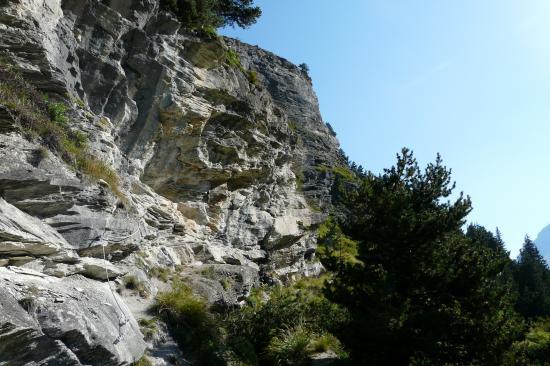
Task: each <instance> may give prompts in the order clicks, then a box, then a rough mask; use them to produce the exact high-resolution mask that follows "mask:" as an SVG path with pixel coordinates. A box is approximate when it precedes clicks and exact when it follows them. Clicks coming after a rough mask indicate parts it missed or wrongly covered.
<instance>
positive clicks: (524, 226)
mask: <svg viewBox="0 0 550 366" xmlns="http://www.w3.org/2000/svg"><path fill="white" fill-rule="evenodd" d="M256 3H257V4H258V5H260V6H261V7H262V9H263V11H264V15H263V16H262V18H261V19H260V20H259V21H258V23H257V24H256V25H254V26H252V27H251V28H250V29H247V30H240V29H235V30H233V29H226V30H224V31H223V32H222V33H223V34H226V35H229V36H233V37H237V38H239V39H240V40H242V41H244V42H248V43H251V44H257V45H259V46H261V47H263V48H265V49H267V50H270V51H273V52H275V53H276V54H278V55H280V56H283V57H285V58H287V59H289V60H290V61H292V62H295V63H301V62H306V63H307V64H308V65H309V67H310V70H311V71H310V74H311V77H312V78H313V85H314V88H315V91H316V92H317V95H318V97H319V102H320V105H321V112H322V115H323V118H324V119H325V121H328V122H330V123H331V124H332V125H333V127H334V129H335V130H336V132H337V134H338V138H339V140H340V143H341V145H342V148H343V149H344V150H345V151H346V153H347V154H348V155H349V156H350V158H351V159H352V160H354V161H356V162H357V163H359V164H362V165H363V166H364V167H366V168H368V169H370V170H371V171H374V172H380V171H381V170H382V169H383V168H384V167H389V166H391V165H392V164H393V163H394V161H395V154H396V152H398V151H399V150H400V149H401V147H403V146H407V147H409V148H411V149H413V150H414V152H415V155H416V156H417V158H418V160H419V161H420V162H421V163H422V164H425V163H427V162H429V161H433V160H434V158H435V155H436V153H437V152H439V153H441V155H442V157H443V159H444V161H445V163H446V165H447V166H449V167H450V168H452V169H453V173H454V174H453V178H454V180H456V182H457V187H458V190H461V191H464V192H465V193H466V194H469V195H470V196H471V198H472V200H473V204H474V211H473V212H472V214H470V216H469V219H470V221H472V222H477V223H479V224H482V225H484V226H485V227H487V228H488V229H491V230H494V228H495V227H497V226H498V227H499V228H500V230H501V232H502V234H503V238H504V240H505V241H506V244H507V246H508V248H509V250H511V252H512V255H513V256H515V255H516V254H517V251H518V249H519V247H520V246H521V243H522V241H523V237H524V236H525V234H529V235H530V236H531V237H532V238H535V237H536V235H537V233H538V232H539V231H540V230H541V229H542V228H543V227H544V226H546V225H547V224H548V223H550V182H549V180H550V143H549V142H550V141H549V140H550V43H549V42H550V1H547V0H521V1H520V0H513V1H512V0H483V1H480V0H420V1H414V2H413V1H410V0H399V1H398V0H341V1H338V2H335V1H326V0H299V1H297V0H256Z"/></svg>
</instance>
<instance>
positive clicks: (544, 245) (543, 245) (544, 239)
mask: <svg viewBox="0 0 550 366" xmlns="http://www.w3.org/2000/svg"><path fill="white" fill-rule="evenodd" d="M535 244H536V245H537V248H538V250H539V252H540V254H542V256H543V257H544V259H546V263H550V224H548V225H547V226H545V227H544V229H542V230H541V231H540V233H539V234H538V235H537V238H536V239H535Z"/></svg>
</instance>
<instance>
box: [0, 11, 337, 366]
mask: <svg viewBox="0 0 550 366" xmlns="http://www.w3.org/2000/svg"><path fill="white" fill-rule="evenodd" d="M0 55H1V56H2V60H4V61H3V62H5V63H8V64H11V65H15V66H16V68H17V69H18V70H19V72H21V74H22V75H23V76H24V77H25V78H26V79H27V80H28V81H30V82H31V83H32V84H33V85H35V86H36V88H38V89H39V90H40V91H42V92H45V93H48V95H49V96H50V98H55V99H56V100H63V101H64V102H65V103H67V104H68V105H69V106H70V110H69V112H68V117H69V124H70V128H71V129H73V130H78V131H81V132H82V133H84V134H85V135H86V136H87V139H88V141H89V146H90V151H91V153H92V154H94V155H95V156H96V157H98V158H99V159H101V160H103V161H104V162H106V163H107V164H108V165H109V166H111V167H112V168H113V169H114V170H115V171H116V173H117V175H118V179H119V181H120V189H119V192H117V193H116V194H114V193H113V191H116V189H113V188H114V187H110V186H109V184H108V183H107V182H105V181H102V180H99V181H98V180H94V179H92V178H90V177H89V176H87V175H83V174H81V173H79V172H78V171H75V170H74V169H71V168H70V167H69V166H67V164H66V163H65V162H64V161H63V160H62V159H61V158H60V157H58V156H57V155H56V154H54V153H49V154H42V155H45V156H42V157H41V158H40V159H38V160H37V159H36V152H37V151H41V150H40V149H41V148H40V145H39V142H38V140H37V139H33V138H29V137H28V136H27V137H25V136H24V135H23V134H22V132H21V129H20V128H18V126H17V123H16V122H17V121H16V120H15V119H14V118H13V116H12V114H10V113H9V106H8V105H5V104H6V103H4V104H3V101H2V100H0V112H1V111H4V112H6V113H0V126H1V127H2V128H1V131H2V133H1V134H0V157H1V159H0V193H1V197H2V198H1V199H0V266H3V267H0V284H2V286H0V293H1V295H0V364H3V362H8V361H9V362H10V363H9V364H10V365H20V364H39V365H88V364H90V365H122V364H130V363H132V362H133V361H136V360H137V359H139V358H140V357H141V355H142V354H143V352H144V349H145V348H146V347H150V348H152V349H153V350H152V352H153V354H155V349H159V348H160V347H164V346H165V345H166V342H164V346H163V344H161V343H162V342H160V343H158V342H157V343H155V344H151V343H150V344H146V342H145V341H144V340H143V336H142V334H141V333H140V329H139V327H138V325H137V323H136V318H140V317H143V316H146V314H145V310H146V308H147V307H148V306H149V305H150V304H151V302H152V300H151V299H152V298H153V297H154V295H155V294H156V292H157V291H159V289H160V290H162V289H163V288H165V287H166V286H167V285H166V284H165V283H163V281H160V280H158V279H156V278H154V273H155V271H156V270H158V268H168V269H170V271H172V272H174V273H179V274H180V275H182V276H187V277H188V279H189V281H190V282H191V283H193V286H194V287H195V289H196V290H197V291H198V292H200V293H202V294H203V295H204V296H206V297H207V298H208V299H209V301H211V302H219V303H222V304H233V303H236V302H238V301H239V300H240V299H242V298H243V297H244V296H246V295H247V294H248V291H249V290H250V288H251V287H252V286H254V285H256V284H258V283H259V282H260V281H261V280H263V281H280V280H285V279H288V278H289V277H292V276H293V275H295V274H306V275H308V274H316V273H318V272H319V271H320V269H321V268H320V265H319V264H318V263H316V262H315V260H314V251H315V242H316V240H315V226H316V225H317V224H318V223H319V222H320V221H322V220H323V219H324V217H325V216H326V212H327V210H328V208H330V205H331V200H330V197H331V195H330V191H331V182H332V179H331V173H330V169H327V168H326V167H331V166H335V165H342V164H343V160H342V156H341V154H340V153H339V148H338V142H337V140H336V139H335V137H333V136H332V135H331V134H330V132H329V130H328V129H327V127H326V126H325V124H324V123H323V121H322V119H321V116H320V113H319V109H318V105H317V99H316V96H315V94H314V92H313V89H312V85H311V81H310V79H309V77H308V76H307V75H305V74H303V73H302V72H301V71H300V70H299V69H298V68H297V67H296V66H295V65H293V64H291V63H289V62H288V61H286V60H284V59H282V58H280V57H277V56H275V55H273V54H271V53H269V52H266V51H264V50H262V49H260V48H258V47H253V46H250V45H247V44H243V43H241V42H239V41H236V40H233V39H227V38H225V39H207V38H200V37H197V36H196V35H193V34H190V33H187V32H185V31H183V30H182V29H181V26H180V24H179V23H178V22H177V21H176V20H175V19H174V18H173V17H171V16H170V15H169V14H168V13H165V12H162V11H159V9H158V2H157V1H155V0H110V1H98V0H63V1H61V0H0ZM321 167H322V168H321ZM205 273H207V274H208V275H205ZM130 278H131V279H132V281H133V282H134V283H135V282H136V281H138V282H139V284H140V286H139V289H140V291H139V292H141V296H140V294H138V293H136V292H135V291H130V290H126V289H122V290H120V288H123V287H124V286H123V283H124V281H125V279H126V280H128V279H130ZM227 278H230V279H231V281H226V282H223V280H224V279H227ZM106 280H109V281H106ZM220 280H221V281H220ZM127 282H128V281H127ZM227 283H230V285H229V286H228V285H226V284H227ZM222 285H223V286H222ZM116 288H119V291H118V292H119V293H117V292H116V291H115V289H116ZM158 353H159V354H161V353H162V354H166V352H158ZM157 361H158V362H159V364H162V357H160V356H159V358H158V359H157Z"/></svg>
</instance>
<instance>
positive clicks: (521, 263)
mask: <svg viewBox="0 0 550 366" xmlns="http://www.w3.org/2000/svg"><path fill="white" fill-rule="evenodd" d="M513 275H514V279H515V282H516V286H517V290H518V293H519V297H518V301H517V304H516V309H517V311H518V312H519V313H521V314H522V315H523V316H524V317H526V318H533V317H539V316H549V315H550V271H549V269H548V266H547V264H546V261H545V260H544V258H543V257H542V255H541V254H540V253H539V251H538V249H537V246H536V245H535V243H534V242H533V241H532V240H531V239H529V237H528V236H527V237H525V241H524V243H523V247H522V248H521V250H520V253H519V257H518V258H517V260H516V262H515V263H514V266H513Z"/></svg>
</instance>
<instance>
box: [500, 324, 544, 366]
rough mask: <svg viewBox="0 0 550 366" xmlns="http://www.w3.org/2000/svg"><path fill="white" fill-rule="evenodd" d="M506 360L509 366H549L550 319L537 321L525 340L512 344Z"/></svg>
mask: <svg viewBox="0 0 550 366" xmlns="http://www.w3.org/2000/svg"><path fill="white" fill-rule="evenodd" d="M504 359H505V362H504V364H505V365H509V366H531V365H540V366H542V365H549V364H550V319H544V318H543V319H539V320H538V321H536V322H535V323H534V324H533V325H532V326H531V327H530V328H529V331H528V332H527V334H526V335H525V338H524V339H523V340H521V341H517V342H515V343H514V344H512V347H511V348H510V350H509V351H508V352H507V354H506V356H505V358H504Z"/></svg>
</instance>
